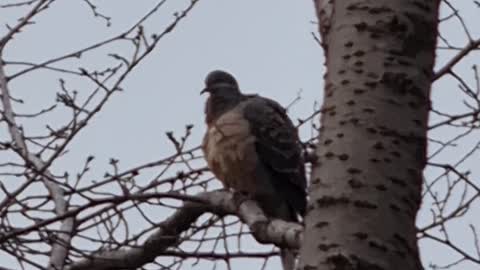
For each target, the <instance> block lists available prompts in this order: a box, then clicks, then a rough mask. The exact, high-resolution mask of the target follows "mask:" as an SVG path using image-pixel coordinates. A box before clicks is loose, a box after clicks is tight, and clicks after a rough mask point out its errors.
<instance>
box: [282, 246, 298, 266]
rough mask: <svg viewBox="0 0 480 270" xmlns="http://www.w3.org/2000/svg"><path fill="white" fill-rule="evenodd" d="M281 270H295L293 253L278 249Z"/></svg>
mask: <svg viewBox="0 0 480 270" xmlns="http://www.w3.org/2000/svg"><path fill="white" fill-rule="evenodd" d="M280 259H281V260H282V266H283V270H295V253H293V252H292V250H290V249H287V248H282V249H280Z"/></svg>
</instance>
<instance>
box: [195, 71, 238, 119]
mask: <svg viewBox="0 0 480 270" xmlns="http://www.w3.org/2000/svg"><path fill="white" fill-rule="evenodd" d="M203 93H209V94H210V96H209V97H208V99H207V102H206V104H205V114H206V121H207V123H211V122H212V121H214V120H215V119H217V118H218V117H220V116H221V115H222V114H223V113H225V112H227V111H228V110H230V109H232V108H234V107H235V106H237V105H238V104H239V103H240V102H242V100H244V98H245V96H243V95H242V93H241V92H240V89H239V87H238V83H237V80H235V78H234V77H233V76H232V75H231V74H230V73H228V72H225V71H221V70H215V71H212V72H210V73H209V74H208V75H207V77H206V78H205V88H204V89H203V90H202V92H200V94H203Z"/></svg>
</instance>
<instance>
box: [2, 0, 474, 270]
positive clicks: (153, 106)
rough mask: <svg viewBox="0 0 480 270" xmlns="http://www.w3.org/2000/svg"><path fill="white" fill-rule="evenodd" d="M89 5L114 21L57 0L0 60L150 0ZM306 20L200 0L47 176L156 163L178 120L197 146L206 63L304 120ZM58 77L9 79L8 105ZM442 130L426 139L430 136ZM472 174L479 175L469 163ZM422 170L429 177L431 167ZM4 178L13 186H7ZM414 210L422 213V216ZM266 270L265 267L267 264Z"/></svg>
mask: <svg viewBox="0 0 480 270" xmlns="http://www.w3.org/2000/svg"><path fill="white" fill-rule="evenodd" d="M96 2H98V5H99V11H100V12H103V13H105V14H106V15H108V16H111V17H113V19H112V23H113V25H112V26H111V27H108V28H107V27H105V23H104V21H103V20H101V19H95V18H92V15H91V10H90V9H88V7H87V6H86V5H85V4H84V3H83V2H82V1H57V2H55V3H54V4H53V5H52V7H51V8H50V9H49V10H48V11H47V12H45V13H44V14H41V15H40V16H39V17H38V18H37V20H36V22H37V24H35V25H32V26H29V27H28V28H27V29H26V31H25V32H24V33H22V34H20V35H18V36H17V37H16V38H15V40H14V41H13V42H12V43H11V44H10V45H9V47H7V50H6V52H5V59H6V60H16V61H22V60H28V61H31V62H41V61H43V60H46V59H49V58H52V57H55V56H58V55H62V54H64V53H67V52H71V51H73V50H76V49H79V48H83V47H85V46H87V45H89V44H91V43H93V42H96V41H99V40H102V39H105V38H107V37H110V36H112V35H114V34H116V33H118V32H120V31H122V30H124V29H125V28H126V27H128V26H130V25H131V24H132V23H134V22H135V20H137V19H138V18H139V17H140V16H142V15H143V14H144V13H145V12H146V11H147V10H148V9H149V8H151V7H152V6H153V5H154V4H155V3H156V2H157V1H152V0H138V1H126V0H118V1H96ZM188 2H189V1H184V0H182V1H180V0H174V1H170V2H167V4H166V6H165V8H164V9H162V10H161V11H160V13H159V14H161V15H160V16H158V15H157V16H155V17H154V19H153V20H151V21H149V22H148V23H147V26H146V31H147V32H152V31H155V30H156V31H159V30H161V29H163V28H164V26H165V25H166V23H168V22H169V21H171V19H172V14H173V12H174V11H177V10H180V9H181V8H182V7H184V6H185V5H186V4H187V3H188ZM467 2H468V3H467ZM133 3H134V4H133ZM462 5H463V4H462ZM462 7H463V6H462ZM11 11H12V9H8V10H6V11H5V10H3V11H2V10H0V18H2V19H1V22H2V25H3V24H5V23H7V22H8V23H11V24H13V23H14V20H15V18H17V17H18V15H19V14H22V13H18V14H17V13H16V12H11ZM19 11H20V10H19ZM462 12H465V13H464V14H465V16H467V18H468V22H469V23H470V25H475V23H477V24H478V22H475V17H476V18H478V14H479V12H480V11H479V9H475V8H474V6H473V4H472V3H470V2H469V1H465V6H464V7H463V9H462ZM315 19H316V18H315V15H314V12H313V4H312V1H285V0H281V1H279V0H263V1H258V0H242V1H233V0H201V1H200V3H199V4H198V6H197V7H196V8H195V9H194V11H193V13H192V14H191V15H190V16H188V18H187V19H186V20H184V21H182V22H181V24H180V25H179V27H178V28H177V29H176V30H175V31H174V33H172V34H170V35H169V36H167V37H166V38H165V39H163V40H162V41H161V42H160V44H159V46H158V47H157V48H156V51H155V52H154V53H153V54H152V55H150V56H149V57H148V59H146V60H145V61H144V62H143V63H142V64H141V65H140V66H139V67H138V68H137V69H136V70H135V71H134V72H133V74H131V75H130V77H129V78H128V79H127V81H126V82H125V83H124V84H123V89H124V90H125V91H124V92H122V93H120V94H117V96H115V97H114V98H113V99H112V100H111V102H110V103H109V104H108V105H107V106H106V107H105V109H104V111H103V112H102V113H101V114H99V115H98V116H97V117H96V118H95V120H94V121H93V122H92V124H91V125H90V126H89V127H88V128H87V129H85V130H84V131H82V132H81V134H80V135H79V136H77V138H76V140H75V142H73V143H72V144H71V146H70V148H69V149H70V152H69V153H68V154H67V155H66V156H65V157H64V158H62V159H60V160H58V161H57V162H56V163H55V164H54V166H53V168H54V170H55V172H56V173H63V171H69V172H71V174H74V173H76V172H77V171H78V170H80V166H81V165H79V164H83V163H82V162H83V161H84V160H85V158H86V157H87V156H88V155H90V154H92V155H94V156H95V157H96V162H95V163H94V166H93V168H92V170H93V172H94V173H92V175H91V178H93V179H94V178H95V177H101V176H102V175H103V173H104V171H105V170H106V169H107V168H108V161H109V158H111V157H115V158H118V159H119V160H120V166H121V167H123V168H126V167H129V166H132V165H135V164H140V163H144V162H147V161H152V160H157V159H159V158H161V157H162V156H165V155H167V154H169V153H172V152H173V147H172V146H171V144H170V143H169V142H168V141H167V140H166V139H165V132H166V131H170V130H174V131H178V132H179V134H181V132H183V129H184V126H185V124H190V123H192V124H194V125H195V128H194V130H193V135H192V137H191V139H190V143H191V146H196V145H198V144H199V142H200V140H201V137H202V135H203V131H204V125H203V103H204V100H205V97H203V96H200V95H199V92H200V90H201V89H202V87H203V78H204V77H205V75H206V74H207V73H208V72H209V71H211V70H213V69H225V70H227V71H230V72H231V73H233V74H234V75H235V76H236V77H237V79H238V80H239V83H240V87H241V88H242V89H243V90H244V91H245V92H251V93H253V92H255V93H259V94H261V95H263V96H267V97H271V98H273V99H275V100H277V101H279V102H280V103H281V104H283V105H287V104H289V103H290V102H291V101H292V100H294V99H295V98H296V96H297V93H299V92H300V94H301V97H302V99H301V100H300V101H298V102H297V103H296V104H295V105H294V106H293V107H292V109H291V110H290V112H289V113H290V115H291V117H292V118H293V119H296V118H300V117H302V118H303V117H306V116H308V115H309V114H310V113H311V112H312V111H313V106H314V101H315V100H317V101H320V102H321V96H322V88H323V82H322V81H323V73H324V68H323V62H324V58H323V52H322V51H321V48H320V47H319V46H318V44H317V43H316V42H315V41H314V40H313V38H312V35H311V32H316V31H317V29H316V25H315V24H313V23H312V22H311V21H314V20H315ZM477 20H478V19H477ZM442 30H445V31H446V33H447V34H448V35H449V36H450V38H451V39H452V40H454V41H455V42H454V43H456V44H458V45H459V46H463V45H464V44H465V42H466V41H465V39H464V38H463V37H464V35H463V33H461V31H459V26H458V25H455V24H453V25H447V26H445V28H442ZM2 31H4V28H3V29H2ZM472 31H473V33H472V35H473V36H477V37H478V36H479V35H480V29H479V28H476V29H475V28H473V27H472ZM475 32H476V33H475ZM0 34H3V32H0ZM112 48H113V49H112ZM112 48H110V49H111V50H103V51H100V52H98V53H95V54H91V55H85V56H82V59H81V61H82V63H84V64H83V65H84V66H86V67H89V68H93V67H101V66H104V65H105V64H104V63H105V62H111V61H112V60H111V58H109V57H106V56H105V52H110V51H116V52H125V51H128V50H129V47H127V46H118V47H112ZM451 55H452V54H450V53H444V52H441V54H440V57H439V59H438V60H437V64H438V65H441V64H442V63H444V62H445V60H446V59H448V58H447V57H448V56H451ZM478 62H479V57H478V54H476V55H475V57H470V58H468V59H467V60H466V61H464V62H462V63H461V65H459V67H458V68H457V70H459V71H462V70H465V72H466V73H467V74H470V73H468V72H469V70H470V67H471V65H472V64H473V63H478ZM72 65H73V66H77V65H78V64H77V63H76V62H73V61H67V62H65V63H64V66H70V67H71V66H72ZM9 71H10V72H11V71H13V69H9ZM59 77H60V76H59V75H58V74H56V73H52V72H47V71H40V72H34V73H31V74H29V75H26V76H24V77H20V78H18V79H15V80H14V81H13V82H12V83H11V85H10V89H11V92H12V94H13V95H14V96H15V97H19V98H22V99H24V100H25V102H26V103H25V104H24V105H18V104H15V106H16V108H17V110H19V112H34V111H38V109H40V108H43V107H45V106H46V105H50V104H53V103H54V101H55V97H56V92H57V91H59V90H58V78H59ZM472 79H473V77H472V76H470V77H468V79H467V80H470V82H471V80H472ZM67 85H68V86H70V87H72V88H75V89H77V90H78V91H79V94H80V95H81V94H82V87H85V86H86V85H85V84H84V83H83V82H81V81H79V80H77V79H69V80H67ZM456 85H457V83H455V82H452V81H448V80H442V81H441V84H440V82H439V83H437V85H436V86H435V91H434V94H433V96H434V98H435V99H434V101H433V102H434V105H435V106H440V107H444V108H446V107H448V108H453V107H455V108H458V110H461V109H460V108H461V100H456V99H455V97H451V96H450V95H449V94H450V93H451V92H453V91H454V88H456ZM300 90H301V91H300ZM66 119H68V115H65V114H64V112H62V111H60V112H59V113H55V114H53V115H52V116H51V117H45V118H44V122H39V121H36V122H31V121H25V122H24V124H25V126H24V128H25V130H26V131H27V132H32V133H39V134H40V133H45V132H46V129H45V125H46V124H47V123H57V124H58V123H61V122H62V121H65V120H66ZM433 120H434V119H432V121H433ZM442 132H444V131H443V130H442ZM309 134H310V133H309V130H308V129H303V130H302V135H303V136H304V137H308V135H309ZM451 134H454V132H453V131H452V133H451ZM451 134H444V133H442V134H434V135H436V136H437V138H438V137H439V136H449V135H451ZM5 136H6V133H5V129H2V130H1V131H0V137H1V138H2V139H3V138H5ZM472 142H473V140H472ZM452 151H453V152H452V153H456V152H457V151H458V153H460V152H461V151H459V150H452ZM0 157H1V156H0ZM477 157H478V156H477ZM477 160H478V159H477ZM472 164H473V163H468V164H467V165H465V167H470V168H471V167H473V166H472ZM475 169H477V168H475ZM473 173H474V175H479V174H478V169H477V171H473ZM427 175H432V176H434V175H437V174H436V173H435V172H431V174H427ZM9 184H11V185H12V186H15V183H9ZM476 206H477V207H478V204H477V205H476ZM420 216H421V217H423V216H424V217H427V216H428V213H425V215H423V214H421V215H420ZM421 222H422V220H419V223H421ZM467 223H476V224H477V225H480V223H479V222H478V219H477V220H475V219H473V218H472V217H467ZM462 224H463V223H462ZM458 230H464V224H463V225H459V226H458ZM455 237H458V239H460V241H459V242H460V243H462V241H465V242H471V237H472V236H471V234H470V233H468V232H464V233H463V232H460V233H457V234H456V235H455ZM421 247H422V249H421V253H422V255H423V258H424V264H425V265H428V263H429V262H431V261H435V262H436V263H442V262H450V261H451V259H452V257H451V253H444V252H445V250H443V249H442V251H441V252H442V253H439V252H437V250H436V247H437V246H436V245H431V244H430V243H423V242H422V243H421ZM2 256H3V255H2V253H1V252H0V261H3V259H2ZM10 263H11V262H9V263H7V265H6V266H9V264H10ZM272 265H273V264H272ZM220 266H221V267H224V265H222V264H220ZM273 266H274V265H273ZM273 266H272V268H270V269H274V268H273ZM458 269H460V268H458ZM461 269H465V270H469V269H474V268H473V266H471V268H468V267H463V268H461Z"/></svg>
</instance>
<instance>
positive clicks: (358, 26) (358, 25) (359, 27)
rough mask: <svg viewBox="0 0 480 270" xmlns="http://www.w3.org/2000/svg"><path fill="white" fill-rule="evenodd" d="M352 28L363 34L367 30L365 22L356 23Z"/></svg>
mask: <svg viewBox="0 0 480 270" xmlns="http://www.w3.org/2000/svg"><path fill="white" fill-rule="evenodd" d="M353 26H355V28H356V29H357V31H358V32H363V31H365V30H366V29H367V24H366V23H365V22H361V23H356V24H354V25H353Z"/></svg>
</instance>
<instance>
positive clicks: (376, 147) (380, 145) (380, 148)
mask: <svg viewBox="0 0 480 270" xmlns="http://www.w3.org/2000/svg"><path fill="white" fill-rule="evenodd" d="M373 148H375V149H377V150H383V149H385V147H384V146H383V143H382V142H376V143H375V144H374V145H373Z"/></svg>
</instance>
